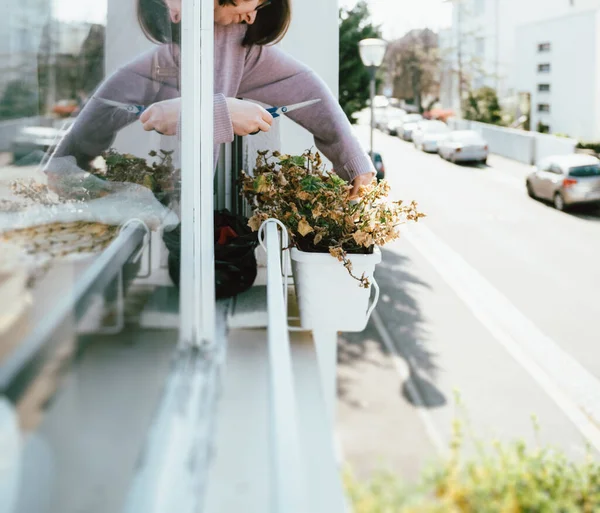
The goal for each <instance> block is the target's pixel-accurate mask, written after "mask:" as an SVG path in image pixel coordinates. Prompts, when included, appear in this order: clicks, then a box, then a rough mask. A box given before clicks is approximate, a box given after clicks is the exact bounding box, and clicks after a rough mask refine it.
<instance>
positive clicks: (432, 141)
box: [412, 120, 451, 153]
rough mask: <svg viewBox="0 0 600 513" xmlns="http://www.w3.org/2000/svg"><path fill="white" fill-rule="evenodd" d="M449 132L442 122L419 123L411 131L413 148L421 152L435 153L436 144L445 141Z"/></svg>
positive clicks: (436, 149)
mask: <svg viewBox="0 0 600 513" xmlns="http://www.w3.org/2000/svg"><path fill="white" fill-rule="evenodd" d="M450 132H451V130H450V128H449V127H448V125H446V123H444V122H442V121H425V120H424V121H421V122H420V123H419V125H418V126H417V128H416V129H415V130H414V131H413V134H412V140H413V142H414V143H415V147H416V148H418V149H419V150H422V151H427V152H431V153H437V151H438V144H439V143H440V142H441V141H443V140H444V139H446V138H447V137H448V135H449V134H450Z"/></svg>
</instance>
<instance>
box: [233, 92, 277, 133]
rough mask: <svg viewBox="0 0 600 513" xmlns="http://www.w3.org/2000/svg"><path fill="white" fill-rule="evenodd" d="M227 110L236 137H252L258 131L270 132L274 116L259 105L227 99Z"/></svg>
mask: <svg viewBox="0 0 600 513" xmlns="http://www.w3.org/2000/svg"><path fill="white" fill-rule="evenodd" d="M227 108H228V109H229V115H230V116H231V123H232V125H233V133H234V134H235V135H250V134H253V133H254V132H257V131H258V130H260V131H261V132H268V131H269V130H270V128H271V125H272V124H273V116H271V114H269V113H268V112H267V110H266V109H264V108H262V107H261V106H260V105H258V104H257V103H252V102H247V101H244V100H238V99H237V98H227Z"/></svg>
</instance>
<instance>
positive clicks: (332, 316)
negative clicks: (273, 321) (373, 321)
mask: <svg viewBox="0 0 600 513" xmlns="http://www.w3.org/2000/svg"><path fill="white" fill-rule="evenodd" d="M348 257H349V259H350V261H351V262H352V267H353V270H352V273H353V274H354V275H355V276H359V277H360V276H362V274H363V273H365V276H366V277H368V279H369V281H370V282H371V286H370V287H369V288H368V289H365V288H363V287H361V286H360V285H359V282H358V281H357V280H355V279H354V278H353V277H352V276H350V274H349V273H348V271H347V270H346V268H345V267H344V266H343V265H342V263H341V262H339V261H338V260H337V259H336V258H334V257H332V256H331V255H330V254H329V253H308V252H305V251H300V250H298V249H297V248H292V250H291V259H292V272H293V274H294V283H295V285H296V296H297V299H298V306H299V308H300V322H301V327H302V328H303V329H309V330H314V329H324V328H327V329H331V330H335V331H350V332H360V331H363V330H364V329H365V327H366V326H367V322H368V321H369V317H370V316H371V313H372V312H373V310H374V308H375V306H376V304H377V301H378V299H379V286H378V285H377V282H376V281H375V278H374V276H373V274H374V272H375V266H376V265H377V264H378V263H380V262H381V251H380V250H379V248H375V251H374V252H373V254H371V255H348ZM372 295H373V298H371V296H372Z"/></svg>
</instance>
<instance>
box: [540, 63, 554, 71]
mask: <svg viewBox="0 0 600 513" xmlns="http://www.w3.org/2000/svg"><path fill="white" fill-rule="evenodd" d="M537 71H538V73H550V72H551V71H552V65H551V64H550V63H549V62H541V63H539V64H538V65H537Z"/></svg>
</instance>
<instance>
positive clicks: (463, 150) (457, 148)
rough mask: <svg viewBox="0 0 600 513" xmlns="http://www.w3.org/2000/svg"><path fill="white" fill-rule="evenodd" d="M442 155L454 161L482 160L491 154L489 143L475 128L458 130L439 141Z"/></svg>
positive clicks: (484, 160) (482, 161)
mask: <svg viewBox="0 0 600 513" xmlns="http://www.w3.org/2000/svg"><path fill="white" fill-rule="evenodd" d="M437 150H438V153H439V155H440V157H442V158H443V159H446V160H451V161H452V162H481V163H482V164H485V163H486V162H487V158H488V155H489V148H488V144H487V142H486V141H485V139H484V138H483V137H481V135H479V134H478V133H477V132H475V131H473V130H457V131H456V132H452V133H451V134H450V135H449V136H448V137H446V138H445V139H443V140H442V141H440V142H439V143H438V149H437Z"/></svg>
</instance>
